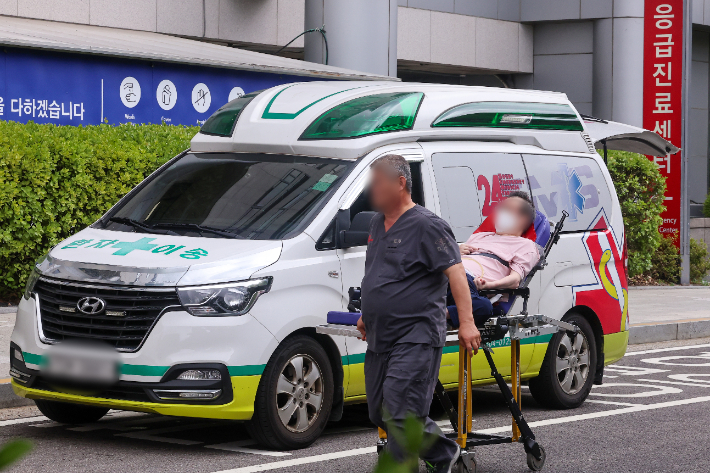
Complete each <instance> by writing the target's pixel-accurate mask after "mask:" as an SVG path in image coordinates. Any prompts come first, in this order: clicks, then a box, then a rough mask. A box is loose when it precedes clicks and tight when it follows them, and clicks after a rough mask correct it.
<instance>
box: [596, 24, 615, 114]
mask: <svg viewBox="0 0 710 473" xmlns="http://www.w3.org/2000/svg"><path fill="white" fill-rule="evenodd" d="M613 21H614V20H612V19H611V18H604V19H602V20H595V21H594V72H593V78H592V89H593V93H592V115H593V116H595V117H597V118H601V119H603V120H611V117H612V107H611V104H612V97H613V93H612V77H613V74H612V70H613V69H612V58H613V54H612V38H613V35H612V26H613Z"/></svg>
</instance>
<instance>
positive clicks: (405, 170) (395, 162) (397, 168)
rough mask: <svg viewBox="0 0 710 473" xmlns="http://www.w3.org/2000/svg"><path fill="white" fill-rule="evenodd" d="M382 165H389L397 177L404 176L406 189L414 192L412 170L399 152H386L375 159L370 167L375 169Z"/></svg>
mask: <svg viewBox="0 0 710 473" xmlns="http://www.w3.org/2000/svg"><path fill="white" fill-rule="evenodd" d="M380 165H381V166H385V167H387V168H388V169H389V170H390V172H391V173H392V174H393V175H394V174H396V175H397V179H399V178H400V177H404V180H405V182H406V183H405V190H406V191H407V192H409V193H410V194H411V193H412V170H411V169H410V167H409V163H408V162H407V160H406V159H404V158H403V157H402V156H400V155H398V154H386V155H384V156H381V157H379V158H377V159H376V160H374V161H373V162H372V164H370V168H373V169H374V168H375V167H378V166H380Z"/></svg>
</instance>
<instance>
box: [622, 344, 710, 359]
mask: <svg viewBox="0 0 710 473" xmlns="http://www.w3.org/2000/svg"><path fill="white" fill-rule="evenodd" d="M708 347H710V343H706V344H704V345H687V346H684V347H669V348H654V349H653V350H641V351H628V352H626V355H624V356H636V355H648V354H651V353H663V352H666V351H675V350H692V349H693V348H708Z"/></svg>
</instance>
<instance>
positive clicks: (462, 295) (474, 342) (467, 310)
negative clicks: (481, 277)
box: [444, 263, 481, 354]
mask: <svg viewBox="0 0 710 473" xmlns="http://www.w3.org/2000/svg"><path fill="white" fill-rule="evenodd" d="M444 274H445V275H446V277H447V278H449V286H450V287H451V295H452V296H454V301H455V302H456V308H457V309H458V312H459V343H460V345H461V347H462V348H465V349H466V350H468V352H469V353H471V352H473V353H474V354H475V353H478V348H479V347H480V346H481V334H480V333H478V329H477V328H476V324H475V323H474V322H473V308H472V307H471V292H470V289H469V287H468V280H467V279H466V271H465V270H464V268H463V264H461V263H458V264H455V265H453V266H451V267H449V268H448V269H446V270H445V271H444Z"/></svg>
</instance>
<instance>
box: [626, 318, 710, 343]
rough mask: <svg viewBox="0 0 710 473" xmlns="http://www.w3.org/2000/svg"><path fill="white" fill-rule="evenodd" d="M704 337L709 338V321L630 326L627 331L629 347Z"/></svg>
mask: <svg viewBox="0 0 710 473" xmlns="http://www.w3.org/2000/svg"><path fill="white" fill-rule="evenodd" d="M704 337H710V320H696V321H692V322H677V323H669V324H657V325H636V326H634V325H632V326H631V328H630V329H629V345H637V344H639V343H654V342H667V341H670V340H690V339H693V338H704Z"/></svg>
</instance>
